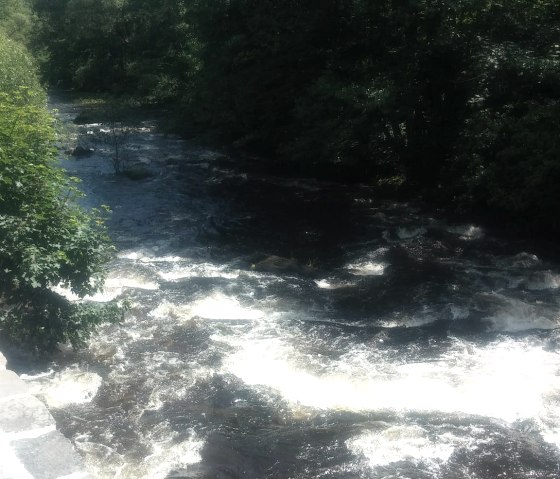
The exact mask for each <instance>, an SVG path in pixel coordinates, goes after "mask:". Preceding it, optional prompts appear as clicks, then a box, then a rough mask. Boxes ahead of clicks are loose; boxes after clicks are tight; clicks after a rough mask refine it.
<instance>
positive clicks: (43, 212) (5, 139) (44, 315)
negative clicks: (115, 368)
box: [0, 36, 117, 349]
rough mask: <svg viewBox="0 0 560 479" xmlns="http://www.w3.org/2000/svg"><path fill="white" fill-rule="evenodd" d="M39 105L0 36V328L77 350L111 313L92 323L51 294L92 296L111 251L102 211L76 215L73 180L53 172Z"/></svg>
mask: <svg viewBox="0 0 560 479" xmlns="http://www.w3.org/2000/svg"><path fill="white" fill-rule="evenodd" d="M2 67H6V68H5V69H3V68H2ZM45 98H46V97H45V93H44V91H43V90H42V89H41V88H40V87H39V83H38V81H37V76H36V73H35V69H34V66H33V61H32V59H31V58H30V57H29V55H28V54H27V53H26V51H25V49H24V48H23V47H21V46H19V45H18V44H17V43H15V42H13V41H10V40H7V39H6V38H2V37H1V36H0V307H1V310H0V325H1V327H2V329H3V330H4V332H5V333H9V335H10V336H11V337H12V339H15V340H18V341H20V342H32V343H33V344H34V346H35V347H37V348H39V349H51V348H52V347H54V346H55V345H56V343H57V342H66V341H69V342H71V343H72V344H73V345H74V346H79V345H81V344H83V341H84V340H85V339H86V338H87V336H88V335H89V333H90V332H91V331H92V329H93V327H94V326H95V325H96V324H97V323H98V322H99V320H100V319H102V318H104V319H107V318H108V317H109V316H111V317H113V318H116V317H117V316H116V315H115V314H114V313H115V312H116V310H115V309H114V307H109V308H108V309H107V310H106V311H105V312H104V313H103V314H101V316H99V317H96V316H95V314H92V312H91V308H88V309H87V310H88V311H89V312H87V313H86V312H85V311H86V310H84V307H83V306H78V305H73V304H71V303H69V302H68V301H67V300H65V299H64V298H62V297H60V296H58V295H57V294H56V293H54V292H53V291H52V287H53V286H55V285H57V284H59V283H61V284H62V285H64V286H67V287H69V288H70V289H71V290H72V291H73V292H74V293H75V294H77V295H78V296H80V297H83V296H85V295H87V294H91V293H93V292H95V291H96V290H98V289H99V288H100V287H101V286H102V284H103V274H104V270H103V264H104V263H105V262H106V261H107V260H108V259H109V257H110V255H111V253H112V251H113V248H112V246H111V244H110V241H109V238H108V236H107V232H106V229H105V227H104V223H103V213H102V211H100V210H93V211H89V212H87V211H85V210H83V209H82V208H80V207H79V206H78V205H77V202H76V199H77V198H78V197H79V196H81V193H80V192H79V190H78V189H77V188H76V186H75V182H76V181H77V180H75V179H72V178H68V177H66V176H65V175H64V173H63V171H62V170H61V169H60V168H58V167H57V165H56V161H57V157H56V149H55V148H54V141H55V131H54V127H53V119H52V118H51V116H50V115H49V113H48V111H47V109H46V105H45Z"/></svg>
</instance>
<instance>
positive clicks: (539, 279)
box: [526, 271, 560, 291]
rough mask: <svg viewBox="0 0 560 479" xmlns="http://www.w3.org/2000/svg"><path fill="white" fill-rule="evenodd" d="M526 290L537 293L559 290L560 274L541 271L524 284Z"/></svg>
mask: <svg viewBox="0 0 560 479" xmlns="http://www.w3.org/2000/svg"><path fill="white" fill-rule="evenodd" d="M526 286H527V289H529V290H534V291H539V290H545V289H558V288H560V274H555V273H552V272H551V271H542V272H540V273H536V274H534V275H532V276H531V277H530V278H529V279H528V280H527V282H526Z"/></svg>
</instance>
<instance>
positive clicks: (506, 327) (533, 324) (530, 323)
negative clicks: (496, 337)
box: [485, 295, 560, 333]
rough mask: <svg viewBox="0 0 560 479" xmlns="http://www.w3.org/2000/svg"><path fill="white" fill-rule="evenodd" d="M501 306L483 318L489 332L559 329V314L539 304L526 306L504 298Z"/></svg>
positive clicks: (521, 302)
mask: <svg viewBox="0 0 560 479" xmlns="http://www.w3.org/2000/svg"><path fill="white" fill-rule="evenodd" d="M494 296H496V297H499V298H501V299H502V300H503V305H502V306H500V307H499V308H498V309H497V311H496V312H495V313H494V314H492V315H490V316H487V317H486V318H485V320H486V321H487V322H488V323H489V329H490V330H491V331H504V332H511V333H517V332H520V331H529V330H533V329H556V328H558V327H560V323H559V320H560V312H558V311H551V310H550V308H547V307H545V306H544V305H539V304H528V303H526V302H524V301H520V300H518V299H513V298H504V297H501V296H499V295H494Z"/></svg>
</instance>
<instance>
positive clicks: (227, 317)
mask: <svg viewBox="0 0 560 479" xmlns="http://www.w3.org/2000/svg"><path fill="white" fill-rule="evenodd" d="M57 106H58V108H59V110H60V111H61V112H62V113H61V114H62V115H63V116H65V115H66V116H67V117H70V116H71V114H72V107H71V106H69V105H67V104H63V103H62V104H60V105H57ZM85 129H86V130H88V131H90V132H92V133H90V134H89V135H88V138H89V139H90V141H91V142H92V146H93V147H94V149H95V154H94V155H92V156H91V157H89V158H87V159H83V160H73V161H71V162H69V163H67V165H66V166H67V168H68V169H70V170H71V171H72V172H73V173H74V174H76V175H78V176H80V177H81V178H82V179H83V187H84V189H85V190H86V191H87V193H88V194H89V197H88V201H89V202H90V203H91V204H95V203H106V204H109V205H110V206H111V207H112V209H113V211H114V213H113V216H112V219H111V223H110V227H111V232H112V236H113V238H114V239H115V241H116V243H117V246H118V248H119V254H118V257H117V258H116V259H115V260H114V261H113V263H112V264H111V265H110V266H109V278H108V281H107V285H106V288H105V291H104V292H103V293H100V294H98V295H97V296H95V297H93V298H90V299H89V300H93V301H106V300H110V299H113V298H122V299H124V298H127V299H128V300H129V301H130V303H131V305H132V310H131V313H130V314H129V315H128V317H127V319H126V321H125V322H124V324H122V325H113V326H105V327H104V328H103V329H102V330H101V331H100V333H99V335H98V336H97V337H96V338H95V339H94V340H93V341H92V342H91V345H90V347H89V348H88V349H87V350H85V351H83V352H80V353H79V354H74V353H71V352H66V353H64V354H61V355H60V356H59V357H58V358H57V359H56V362H55V363H53V364H52V365H51V366H50V367H51V368H52V369H51V370H45V371H29V372H28V376H26V378H27V380H28V381H29V382H30V384H31V385H32V387H34V388H35V390H36V391H37V392H38V393H39V394H41V395H42V397H44V399H45V400H46V401H47V403H48V404H49V405H50V407H51V408H52V411H53V414H54V415H55V416H56V418H57V420H58V422H59V425H60V427H61V429H62V430H63V432H64V433H65V434H66V435H68V436H69V437H70V438H71V439H72V440H73V441H74V443H75V444H76V447H77V448H78V450H80V451H81V452H82V453H83V454H84V455H85V457H86V461H87V464H88V467H89V468H90V470H91V471H92V474H93V475H94V477H99V478H119V479H132V478H166V477H175V478H179V477H182V478H191V479H194V478H197V479H202V478H255V479H257V478H259V479H260V478H294V479H296V478H297V479H307V478H309V479H312V478H313V479H314V478H333V479H334V478H337V479H338V478H410V479H424V478H430V479H467V478H468V479H495V478H507V479H525V478H528V477H536V478H547V479H552V478H556V477H558V470H559V469H558V468H559V464H560V451H559V450H558V447H560V355H559V353H558V351H559V347H560V346H559V345H560V336H559V334H558V331H557V327H558V321H559V310H560V304H559V299H558V294H557V292H558V287H559V285H560V281H559V279H558V278H560V266H559V265H558V264H555V263H553V262H551V261H549V260H548V259H547V258H546V257H542V258H541V257H540V256H539V255H538V254H536V252H535V251H533V250H532V248H533V246H532V245H527V244H521V243H520V242H506V241H503V240H498V239H496V238H495V237H494V236H493V235H492V233H491V232H488V231H484V230H483V229H482V228H481V227H480V226H477V225H472V224H451V223H449V222H446V221H443V220H442V219H439V218H438V217H437V215H435V214H434V213H433V212H430V211H425V210H424V209H423V207H422V206H421V205H412V204H399V203H391V202H386V201H380V200H377V199H376V198H375V197H374V196H373V193H372V192H371V191H370V190H369V189H368V188H367V187H362V186H342V185H336V184H330V183H320V182H316V181H304V180H297V181H296V180H286V179H282V178H277V177H268V176H266V175H264V174H262V173H256V172H255V169H254V168H252V167H251V165H250V163H247V162H243V161H238V162H235V161H232V160H230V159H228V158H225V157H222V156H220V155H217V154H215V153H212V152H208V151H205V150H202V149H196V148H194V147H191V146H189V145H187V144H186V143H185V142H182V141H180V140H177V139H172V138H163V137H161V136H158V135H156V134H153V133H150V132H149V131H147V130H144V131H142V130H141V129H139V130H138V131H137V132H136V133H134V134H130V135H129V141H130V145H128V148H129V150H130V152H131V154H134V155H137V156H138V157H140V158H141V159H142V164H143V165H147V166H148V167H149V168H150V169H151V170H152V171H153V172H154V174H155V175H154V176H153V177H151V178H150V179H147V180H144V181H141V182H133V181H130V180H127V179H126V178H120V177H115V176H114V175H113V174H112V173H111V171H110V168H109V167H108V165H109V160H108V157H109V156H110V151H108V149H107V148H106V145H105V143H103V141H102V135H103V134H104V133H103V132H102V131H101V130H102V129H103V125H89V126H87V127H85ZM255 265H259V266H258V267H256V266H255ZM263 265H265V266H266V265H268V266H266V267H265V266H263Z"/></svg>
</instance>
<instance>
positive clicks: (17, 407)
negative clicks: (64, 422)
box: [0, 353, 91, 479]
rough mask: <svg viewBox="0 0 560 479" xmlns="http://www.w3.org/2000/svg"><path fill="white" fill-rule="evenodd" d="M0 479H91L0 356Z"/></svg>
mask: <svg viewBox="0 0 560 479" xmlns="http://www.w3.org/2000/svg"><path fill="white" fill-rule="evenodd" d="M0 451H1V460H0V479H86V478H87V479H91V476H90V475H89V474H88V473H86V472H85V469H84V465H83V462H82V458H81V457H80V456H79V454H78V453H77V452H76V451H75V449H74V447H73V446H72V443H71V442H70V441H69V440H68V439H66V438H65V437H64V436H63V435H62V434H61V433H60V432H59V431H57V430H56V423H55V420H54V418H53V417H52V415H51V413H50V412H49V411H48V409H47V407H46V406H45V405H44V404H43V403H42V402H41V401H39V399H37V398H36V397H35V396H33V395H32V394H31V393H30V392H29V388H28V387H27V385H26V384H25V383H24V382H23V381H22V380H21V379H20V378H19V377H18V375H17V374H16V373H14V372H12V371H9V370H7V369H6V358H5V357H4V356H3V355H2V353H0Z"/></svg>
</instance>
